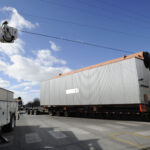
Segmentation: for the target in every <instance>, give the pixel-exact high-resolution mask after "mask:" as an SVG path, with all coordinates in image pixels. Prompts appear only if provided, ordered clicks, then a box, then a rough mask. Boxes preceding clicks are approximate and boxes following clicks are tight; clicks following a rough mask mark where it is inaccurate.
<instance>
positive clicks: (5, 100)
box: [0, 88, 18, 140]
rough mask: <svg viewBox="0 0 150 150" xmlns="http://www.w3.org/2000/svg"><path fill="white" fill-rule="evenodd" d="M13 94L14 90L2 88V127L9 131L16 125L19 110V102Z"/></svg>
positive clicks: (0, 100)
mask: <svg viewBox="0 0 150 150" xmlns="http://www.w3.org/2000/svg"><path fill="white" fill-rule="evenodd" d="M13 95H14V93H13V92H11V91H8V90H6V89H3V88H0V128H2V127H4V128H5V129H7V130H9V131H11V130H13V129H14V128H15V126H16V118H17V111H18V103H17V102H16V101H15V100H14V98H13ZM1 140H2V138H1Z"/></svg>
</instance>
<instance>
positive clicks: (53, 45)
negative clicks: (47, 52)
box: [49, 41, 60, 51]
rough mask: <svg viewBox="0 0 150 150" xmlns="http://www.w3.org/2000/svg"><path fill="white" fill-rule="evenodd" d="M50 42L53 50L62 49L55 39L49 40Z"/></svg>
mask: <svg viewBox="0 0 150 150" xmlns="http://www.w3.org/2000/svg"><path fill="white" fill-rule="evenodd" d="M49 43H50V47H51V49H52V50H53V51H59V50H60V47H59V46H57V45H56V44H55V43H54V42H53V41H49Z"/></svg>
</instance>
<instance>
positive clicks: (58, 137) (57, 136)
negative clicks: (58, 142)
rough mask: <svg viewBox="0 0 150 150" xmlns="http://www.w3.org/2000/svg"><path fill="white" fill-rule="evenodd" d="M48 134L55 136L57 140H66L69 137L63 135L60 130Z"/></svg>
mask: <svg viewBox="0 0 150 150" xmlns="http://www.w3.org/2000/svg"><path fill="white" fill-rule="evenodd" d="M48 133H49V134H50V135H51V136H53V137H54V138H56V139H63V138H66V137H67V136H66V135H65V134H64V133H62V132H61V131H60V130H50V131H48Z"/></svg>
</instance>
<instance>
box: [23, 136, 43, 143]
mask: <svg viewBox="0 0 150 150" xmlns="http://www.w3.org/2000/svg"><path fill="white" fill-rule="evenodd" d="M25 140H26V143H27V144H31V143H37V142H41V141H42V140H41V138H40V137H39V135H38V134H37V133H28V134H26V135H25Z"/></svg>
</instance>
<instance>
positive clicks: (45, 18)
mask: <svg viewBox="0 0 150 150" xmlns="http://www.w3.org/2000/svg"><path fill="white" fill-rule="evenodd" d="M21 14H22V15H25V16H29V17H33V18H39V19H44V20H47V21H55V22H62V23H67V24H73V25H76V26H80V27H86V28H90V29H96V30H104V31H107V32H113V33H119V34H123V35H126V36H134V37H137V36H138V37H140V38H141V37H143V38H146V39H147V38H150V37H147V36H144V35H139V34H136V33H127V32H123V31H118V30H113V29H109V28H106V27H100V26H94V25H87V24H81V23H78V22H73V21H68V20H62V19H57V18H50V17H43V16H37V15H32V14H28V13H24V12H21Z"/></svg>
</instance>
